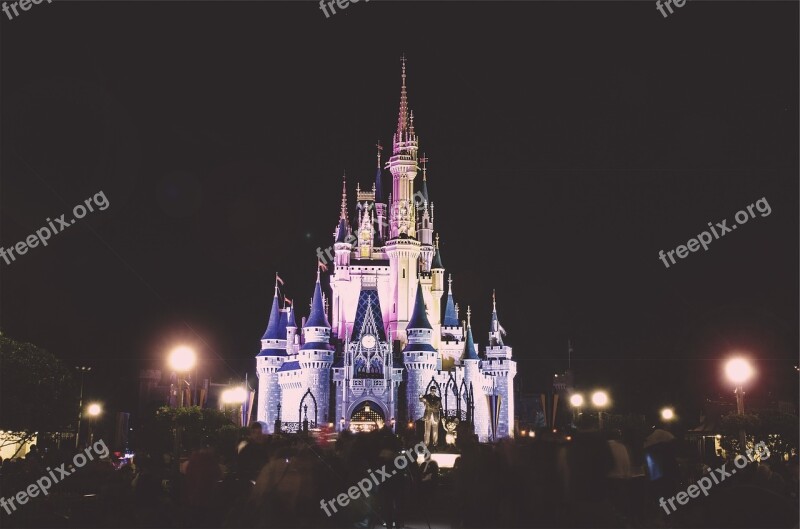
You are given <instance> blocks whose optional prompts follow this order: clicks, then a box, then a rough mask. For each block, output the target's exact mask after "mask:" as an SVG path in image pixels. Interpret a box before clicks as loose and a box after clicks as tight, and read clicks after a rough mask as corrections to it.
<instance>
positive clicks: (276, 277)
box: [275, 272, 278, 298]
mask: <svg viewBox="0 0 800 529" xmlns="http://www.w3.org/2000/svg"><path fill="white" fill-rule="evenodd" d="M275 297H276V298H277V297H278V272H275Z"/></svg>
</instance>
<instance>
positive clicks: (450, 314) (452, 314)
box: [444, 284, 458, 327]
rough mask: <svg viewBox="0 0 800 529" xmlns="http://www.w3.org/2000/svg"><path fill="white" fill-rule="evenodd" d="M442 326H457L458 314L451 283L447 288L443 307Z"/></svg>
mask: <svg viewBox="0 0 800 529" xmlns="http://www.w3.org/2000/svg"><path fill="white" fill-rule="evenodd" d="M444 326H445V327H458V315H457V314H456V304H455V302H454V301H453V287H452V284H451V286H450V288H449V289H448V290H447V304H446V305H445V308H444Z"/></svg>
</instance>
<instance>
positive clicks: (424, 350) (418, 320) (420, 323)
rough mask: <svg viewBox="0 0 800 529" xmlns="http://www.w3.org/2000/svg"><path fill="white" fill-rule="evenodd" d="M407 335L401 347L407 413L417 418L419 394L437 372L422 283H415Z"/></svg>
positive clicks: (420, 409)
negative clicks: (403, 345) (404, 370)
mask: <svg viewBox="0 0 800 529" xmlns="http://www.w3.org/2000/svg"><path fill="white" fill-rule="evenodd" d="M406 334H407V337H408V344H407V345H406V346H405V348H404V349H403V363H404V364H405V367H406V369H407V370H408V380H407V384H408V386H407V389H406V395H407V397H408V412H409V416H410V417H413V418H416V417H420V416H421V415H422V412H423V411H424V408H425V406H424V404H423V403H422V402H420V401H419V397H420V395H422V393H423V392H424V390H425V387H426V386H427V383H428V381H429V380H430V379H431V378H432V377H433V375H434V373H435V372H436V367H437V366H436V358H437V356H438V353H437V352H436V349H434V347H433V345H432V342H433V326H432V325H431V323H430V321H429V320H428V314H427V311H426V309H425V296H424V295H423V292H422V283H421V282H418V283H417V294H416V296H415V300H414V311H413V313H412V315H411V319H410V320H409V321H408V325H407V327H406Z"/></svg>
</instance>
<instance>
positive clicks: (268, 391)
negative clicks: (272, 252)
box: [256, 274, 287, 432]
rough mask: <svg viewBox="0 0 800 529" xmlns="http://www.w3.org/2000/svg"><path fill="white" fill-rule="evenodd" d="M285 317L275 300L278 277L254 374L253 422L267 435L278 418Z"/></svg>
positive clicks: (284, 344) (284, 346)
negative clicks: (258, 422) (279, 379)
mask: <svg viewBox="0 0 800 529" xmlns="http://www.w3.org/2000/svg"><path fill="white" fill-rule="evenodd" d="M286 322H287V319H286V315H285V313H283V311H281V308H280V304H279V300H278V281H277V274H276V280H275V294H274V296H273V298H272V309H271V310H270V313H269V322H268V323H267V329H266V331H264V334H263V336H262V337H261V351H260V352H259V353H258V355H257V356H256V374H257V375H258V378H259V384H258V401H257V404H256V405H257V412H256V419H257V420H258V421H260V422H262V423H264V426H265V427H266V431H267V432H272V431H273V429H274V423H275V419H276V418H277V416H278V403H279V402H280V396H281V395H280V388H279V386H278V380H277V375H276V372H277V371H278V369H280V367H281V366H282V365H283V363H284V361H285V360H286V358H287V354H286V347H287V345H286V342H287V330H286V329H287V328H286Z"/></svg>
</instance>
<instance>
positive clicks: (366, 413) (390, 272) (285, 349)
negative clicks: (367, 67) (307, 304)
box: [256, 60, 517, 441]
mask: <svg viewBox="0 0 800 529" xmlns="http://www.w3.org/2000/svg"><path fill="white" fill-rule="evenodd" d="M392 147H393V149H392V155H391V157H390V158H389V160H388V162H386V164H385V165H384V166H383V167H382V164H381V152H380V147H379V149H378V168H377V173H376V175H375V182H374V184H373V186H372V190H371V191H362V190H361V189H360V188H358V189H357V194H356V207H355V217H354V218H353V220H352V221H351V220H350V216H349V211H348V210H349V208H348V199H347V188H346V185H345V184H344V183H343V186H342V202H341V210H340V214H339V221H338V223H337V225H336V228H335V229H334V232H333V239H334V243H333V246H332V251H331V250H330V249H328V250H327V251H326V254H327V258H328V259H330V261H331V263H330V264H329V265H328V266H326V265H324V264H323V261H326V257H325V255H323V253H322V251H318V252H317V253H318V258H319V259H320V262H319V266H318V269H317V281H316V286H315V288H314V296H313V299H312V304H311V311H310V314H309V316H308V319H307V320H304V321H303V322H302V327H301V328H299V327H298V326H297V322H296V319H295V313H294V308H293V307H292V306H291V305H289V306H288V307H287V306H285V305H286V304H287V303H286V302H285V301H284V302H283V303H282V302H281V299H280V296H279V293H278V284H277V281H276V285H275V295H274V298H273V300H272V310H271V312H270V316H269V323H268V325H267V330H266V332H265V333H264V336H263V337H262V338H261V351H260V352H259V353H258V355H257V356H256V367H257V372H258V379H259V380H258V403H257V409H258V412H257V419H258V421H260V422H261V423H263V425H264V426H265V431H267V432H273V431H274V430H275V428H276V427H279V428H282V429H283V430H285V431H295V430H297V429H299V428H301V427H302V426H301V425H302V424H303V422H304V421H308V424H310V425H311V426H316V425H318V424H322V423H332V424H333V425H334V427H335V428H336V430H337V431H338V430H342V429H350V430H353V431H358V430H369V429H371V428H374V427H375V425H376V424H379V423H380V422H381V421H383V422H385V423H388V424H390V425H391V427H393V428H398V427H406V424H407V423H408V426H413V425H412V424H411V423H413V422H414V421H416V420H417V419H419V418H420V417H421V416H422V414H423V411H424V404H423V402H421V401H420V396H421V395H423V394H425V393H428V391H429V389H430V388H431V387H432V386H435V387H436V388H437V390H438V394H439V395H440V396H441V398H442V407H443V410H444V415H445V417H446V418H448V419H455V418H458V419H459V420H460V421H462V422H463V421H467V422H468V423H471V424H472V425H473V426H474V430H475V434H476V435H477V436H478V439H479V440H480V441H491V440H494V439H499V438H502V437H512V436H513V435H514V391H513V382H514V376H515V375H516V369H517V368H516V362H515V361H514V360H513V359H512V350H511V347H510V346H508V345H506V344H505V343H504V341H503V336H504V335H505V330H504V329H503V328H502V326H501V325H500V322H499V320H498V317H497V305H496V303H494V299H493V310H492V314H491V327H490V332H489V340H488V344H487V346H486V348H485V350H484V354H483V355H481V354H480V351H479V349H478V347H477V345H476V344H475V342H474V339H473V336H472V327H471V311H470V310H469V308H468V309H467V318H466V321H459V314H458V313H459V311H458V305H456V304H455V302H454V299H453V289H452V278H448V280H447V298H446V302H445V305H444V311H442V297H443V296H444V293H445V269H444V266H443V264H442V256H441V252H440V249H439V235H438V234H437V235H436V236H435V237H434V233H435V230H434V205H433V202H432V201H430V200H429V195H428V185H427V168H426V162H427V160H426V159H425V158H424V156H423V157H421V158H420V157H418V150H419V141H418V138H417V135H416V132H415V131H414V114H413V112H411V111H410V110H409V107H408V92H407V88H406V64H405V60H403V66H402V86H401V90H400V111H399V116H398V120H397V131H396V132H395V133H394V136H393V141H392ZM420 164H421V167H420ZM420 168H421V169H422V179H421V181H420V179H419V178H417V176H418V173H419V171H420ZM386 169H388V171H389V173H390V174H391V178H392V187H391V191H390V192H389V193H388V195H387V193H386V189H385V188H384V180H383V177H384V174H385V170H386ZM387 179H388V175H387ZM415 188H416V191H415ZM320 268H323V269H325V270H326V271H329V272H330V287H331V291H332V292H331V296H330V304H329V303H328V298H327V296H326V295H325V293H324V292H323V287H322V286H321V284H320V274H319V269H320ZM276 277H277V276H276ZM442 312H444V314H442ZM301 331H302V332H301Z"/></svg>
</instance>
